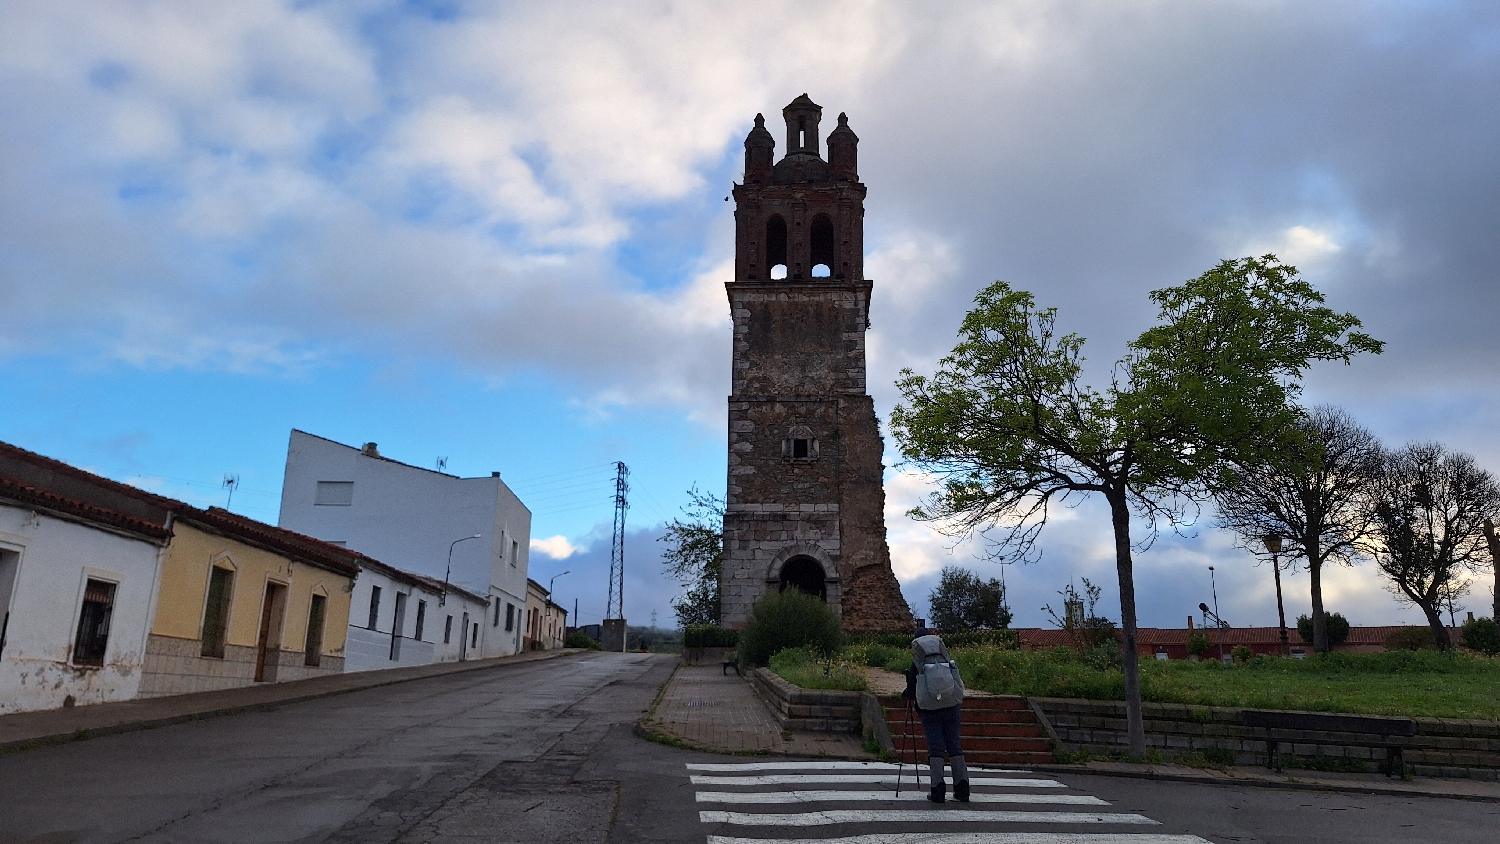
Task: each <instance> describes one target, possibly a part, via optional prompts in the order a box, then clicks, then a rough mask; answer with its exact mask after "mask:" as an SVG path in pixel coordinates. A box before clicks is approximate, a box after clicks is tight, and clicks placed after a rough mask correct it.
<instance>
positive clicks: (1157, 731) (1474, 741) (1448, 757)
mask: <svg viewBox="0 0 1500 844" xmlns="http://www.w3.org/2000/svg"><path fill="white" fill-rule="evenodd" d="M1030 701H1031V703H1032V706H1033V709H1035V710H1036V711H1037V712H1038V713H1039V714H1041V715H1043V716H1044V717H1045V720H1046V721H1047V722H1050V723H1049V724H1048V726H1049V729H1050V731H1051V732H1054V733H1055V734H1056V737H1057V740H1058V741H1059V742H1060V745H1059V747H1062V748H1064V749H1068V750H1081V749H1089V750H1096V751H1105V750H1120V749H1123V748H1125V747H1127V746H1128V744H1129V743H1128V741H1127V740H1126V737H1125V703H1124V702H1123V701H1112V700H1065V699H1060V698H1031V699H1030ZM1142 714H1143V716H1144V718H1145V722H1146V746H1147V747H1149V748H1152V749H1155V750H1159V751H1162V752H1163V753H1165V754H1167V755H1168V756H1170V755H1173V754H1178V753H1186V752H1191V751H1195V750H1196V751H1202V750H1206V749H1209V748H1214V749H1217V750H1223V751H1229V752H1231V753H1233V754H1234V756H1235V762H1236V764H1240V765H1264V764H1266V743H1265V740H1264V739H1263V738H1261V737H1260V736H1259V735H1258V731H1256V730H1253V729H1251V728H1249V727H1246V726H1244V724H1243V723H1242V722H1241V720H1240V710H1239V709H1236V708H1229V707H1216V706H1214V707H1210V706H1187V705H1183V704H1170V703H1145V704H1142ZM1413 720H1415V721H1416V722H1417V735H1415V736H1412V737H1410V738H1394V739H1391V743H1393V744H1397V745H1399V746H1400V747H1401V752H1402V755H1403V756H1404V758H1405V761H1406V764H1407V767H1408V768H1409V769H1410V770H1411V772H1412V773H1414V774H1416V775H1417V776H1432V777H1470V778H1475V779H1485V780H1500V723H1496V722H1493V721H1468V720H1459V719H1451V718H1416V719H1413ZM1341 738H1343V739H1346V740H1352V739H1353V738H1354V737H1353V736H1341V734H1339V733H1320V732H1312V731H1308V732H1306V740H1305V741H1296V742H1282V744H1281V746H1280V753H1281V754H1282V755H1283V756H1295V757H1297V758H1299V759H1311V758H1313V757H1316V756H1318V755H1322V756H1333V757H1344V758H1348V759H1358V760H1360V761H1363V762H1365V763H1366V764H1368V766H1369V767H1370V769H1371V770H1374V769H1375V768H1376V766H1377V765H1378V764H1380V763H1382V762H1384V761H1385V751H1384V750H1383V749H1381V748H1378V747H1355V746H1350V745H1346V744H1341V743H1340V739H1341Z"/></svg>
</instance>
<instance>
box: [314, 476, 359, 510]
mask: <svg viewBox="0 0 1500 844" xmlns="http://www.w3.org/2000/svg"><path fill="white" fill-rule="evenodd" d="M313 504H316V505H318V506H319V507H349V506H351V505H353V504H354V481H318V489H317V492H315V493H314V494H313Z"/></svg>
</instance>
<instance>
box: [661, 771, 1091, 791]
mask: <svg viewBox="0 0 1500 844" xmlns="http://www.w3.org/2000/svg"><path fill="white" fill-rule="evenodd" d="M688 779H689V780H691V781H692V783H693V785H800V784H802V783H815V782H834V783H839V782H842V783H853V782H863V783H871V784H874V785H889V786H893V787H894V786H895V785H896V773H895V772H894V771H892V772H891V773H889V774H753V775H750V776H744V777H729V776H708V775H701V776H693V777H689V778H688ZM922 781H923V782H926V781H927V780H926V777H925V772H924V775H923V780H922ZM914 782H915V780H914V779H913V777H912V773H911V771H910V770H908V771H907V772H906V775H905V776H903V777H901V784H902V787H903V788H904V787H907V786H911V787H915V786H914V785H913V783H914ZM969 782H971V783H973V784H974V786H975V787H976V788H978V787H980V786H999V787H1005V788H1066V787H1067V786H1065V785H1063V784H1062V783H1060V782H1057V781H1055V780H1033V779H1023V778H1018V777H987V776H984V775H983V774H980V773H979V772H977V771H971V772H970V773H969Z"/></svg>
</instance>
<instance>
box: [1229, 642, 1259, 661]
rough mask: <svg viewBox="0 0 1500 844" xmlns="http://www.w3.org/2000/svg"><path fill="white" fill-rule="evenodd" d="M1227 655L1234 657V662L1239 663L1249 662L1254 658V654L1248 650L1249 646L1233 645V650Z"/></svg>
mask: <svg viewBox="0 0 1500 844" xmlns="http://www.w3.org/2000/svg"><path fill="white" fill-rule="evenodd" d="M1229 653H1230V656H1233V657H1234V661H1235V662H1240V663H1244V662H1249V661H1250V660H1251V658H1252V657H1254V656H1255V652H1254V651H1252V650H1250V646H1249V645H1235V646H1234V650H1232V651H1230V652H1229Z"/></svg>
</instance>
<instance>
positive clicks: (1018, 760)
mask: <svg viewBox="0 0 1500 844" xmlns="http://www.w3.org/2000/svg"><path fill="white" fill-rule="evenodd" d="M880 705H881V707H882V708H884V710H885V720H886V724H887V725H888V726H889V727H890V730H891V740H892V741H893V742H894V744H895V745H896V753H897V754H898V755H899V756H901V757H903V758H905V759H907V760H908V761H910V760H911V759H913V758H916V759H918V760H922V761H925V760H926V758H927V740H926V739H925V738H924V737H923V736H922V722H921V719H920V718H919V717H918V716H917V714H916V712H915V711H913V712H912V717H911V732H910V733H908V732H907V722H906V701H905V700H903V699H902V698H901V697H899V696H895V697H882V698H881V699H880ZM963 707H964V710H963V728H962V735H963V748H964V760H965V761H967V762H968V763H969V764H971V765H1042V764H1046V763H1049V762H1051V761H1052V741H1051V740H1050V739H1048V738H1047V735H1046V731H1045V730H1044V729H1043V728H1042V724H1041V722H1040V721H1038V720H1037V717H1036V713H1034V712H1032V711H1031V707H1030V706H1028V705H1027V704H1026V699H1025V698H1023V697H1003V696H995V697H978V696H970V697H966V698H964V702H963Z"/></svg>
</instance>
